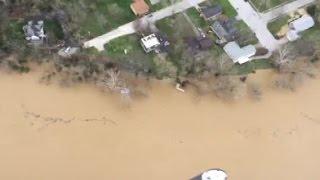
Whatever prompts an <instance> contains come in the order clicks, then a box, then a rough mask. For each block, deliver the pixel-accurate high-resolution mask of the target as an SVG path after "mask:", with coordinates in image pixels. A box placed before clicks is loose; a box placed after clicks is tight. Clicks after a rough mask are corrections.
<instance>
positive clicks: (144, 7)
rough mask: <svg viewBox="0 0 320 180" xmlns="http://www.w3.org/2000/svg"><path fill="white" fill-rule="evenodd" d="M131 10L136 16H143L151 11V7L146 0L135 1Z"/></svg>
mask: <svg viewBox="0 0 320 180" xmlns="http://www.w3.org/2000/svg"><path fill="white" fill-rule="evenodd" d="M130 8H131V10H132V12H133V13H134V14H135V15H136V16H143V15H145V14H147V13H148V12H149V10H150V7H149V5H148V4H147V3H146V2H145V1H144V0H134V1H133V3H132V4H131V5H130Z"/></svg>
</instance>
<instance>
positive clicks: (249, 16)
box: [229, 0, 280, 51]
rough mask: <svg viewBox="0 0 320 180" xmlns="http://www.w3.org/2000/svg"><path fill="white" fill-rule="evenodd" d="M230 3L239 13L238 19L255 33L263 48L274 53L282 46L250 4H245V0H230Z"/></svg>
mask: <svg viewBox="0 0 320 180" xmlns="http://www.w3.org/2000/svg"><path fill="white" fill-rule="evenodd" d="M229 2H230V4H231V5H232V6H233V7H234V9H236V11H237V12H238V17H239V18H240V19H242V20H243V21H244V22H245V23H246V24H247V25H248V26H249V28H250V29H251V30H252V31H253V32H254V33H255V35H256V37H257V38H258V40H259V42H260V44H261V45H262V46H263V47H265V48H267V49H268V50H270V51H274V50H276V49H277V48H278V47H279V46H280V43H279V42H278V41H277V40H276V39H275V38H274V37H273V35H272V34H271V32H270V31H269V30H268V28H267V23H266V22H265V21H263V19H262V18H261V16H260V15H259V14H258V13H257V12H256V11H255V9H254V8H253V7H252V6H251V5H250V3H248V2H245V1H244V0H229Z"/></svg>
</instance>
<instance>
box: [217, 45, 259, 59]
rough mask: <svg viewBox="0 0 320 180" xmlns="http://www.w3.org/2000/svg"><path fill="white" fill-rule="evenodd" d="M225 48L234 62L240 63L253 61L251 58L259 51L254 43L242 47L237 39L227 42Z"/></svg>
mask: <svg viewBox="0 0 320 180" xmlns="http://www.w3.org/2000/svg"><path fill="white" fill-rule="evenodd" d="M223 49H224V51H225V52H226V53H227V55H228V56H229V57H230V58H231V59H232V61H233V62H234V63H239V64H243V63H246V62H249V61H251V59H250V58H251V57H252V56H254V55H255V54H256V52H257V50H256V48H255V47H254V46H253V45H248V46H245V47H242V48H241V47H240V46H239V44H238V43H236V42H235V41H232V42H229V43H227V44H226V45H225V46H224V47H223Z"/></svg>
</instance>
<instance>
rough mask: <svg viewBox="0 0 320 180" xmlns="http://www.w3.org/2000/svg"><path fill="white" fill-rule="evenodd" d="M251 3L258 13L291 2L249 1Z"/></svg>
mask: <svg viewBox="0 0 320 180" xmlns="http://www.w3.org/2000/svg"><path fill="white" fill-rule="evenodd" d="M250 1H251V3H252V4H253V5H254V6H255V7H256V8H257V9H258V10H259V11H260V12H263V11H266V10H268V9H270V8H273V7H276V6H278V5H281V4H283V3H287V2H290V1H293V0H250Z"/></svg>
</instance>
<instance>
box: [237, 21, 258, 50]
mask: <svg viewBox="0 0 320 180" xmlns="http://www.w3.org/2000/svg"><path fill="white" fill-rule="evenodd" d="M235 26H236V27H237V29H238V31H239V32H240V37H239V39H238V43H239V45H240V46H245V45H248V44H253V45H254V44H257V43H258V42H259V40H258V39H257V37H256V36H255V34H254V33H253V32H252V31H251V29H250V28H249V27H248V26H247V24H246V23H244V22H243V21H237V22H236V24H235Z"/></svg>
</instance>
